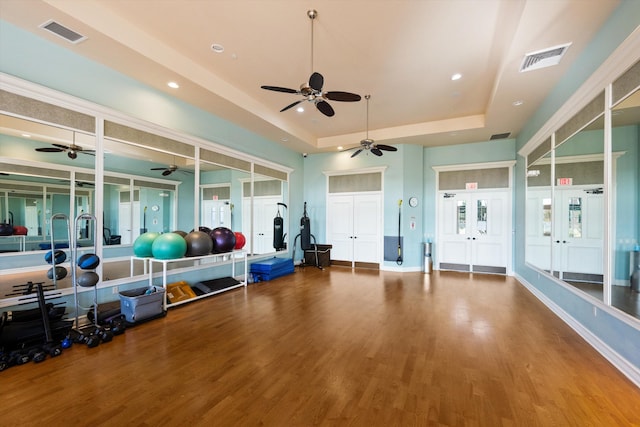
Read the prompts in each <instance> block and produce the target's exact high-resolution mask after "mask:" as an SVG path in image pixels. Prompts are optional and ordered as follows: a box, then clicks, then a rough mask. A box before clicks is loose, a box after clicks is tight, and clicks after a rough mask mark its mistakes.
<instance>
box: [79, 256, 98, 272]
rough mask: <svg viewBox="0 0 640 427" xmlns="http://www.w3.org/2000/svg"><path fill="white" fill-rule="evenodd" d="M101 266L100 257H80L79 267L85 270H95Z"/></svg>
mask: <svg viewBox="0 0 640 427" xmlns="http://www.w3.org/2000/svg"><path fill="white" fill-rule="evenodd" d="M99 264H100V257H98V255H96V254H82V255H80V256H79V257H78V267H80V268H81V269H83V270H93V269H94V268H96V267H97V266H98V265H99Z"/></svg>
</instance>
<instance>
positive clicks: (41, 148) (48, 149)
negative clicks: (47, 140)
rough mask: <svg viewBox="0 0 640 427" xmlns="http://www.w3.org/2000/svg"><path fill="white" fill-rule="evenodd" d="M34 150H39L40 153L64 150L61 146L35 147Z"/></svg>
mask: <svg viewBox="0 0 640 427" xmlns="http://www.w3.org/2000/svg"><path fill="white" fill-rule="evenodd" d="M36 151H39V152H41V153H61V152H63V151H65V150H63V149H62V148H56V147H40V148H36Z"/></svg>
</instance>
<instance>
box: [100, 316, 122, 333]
mask: <svg viewBox="0 0 640 427" xmlns="http://www.w3.org/2000/svg"><path fill="white" fill-rule="evenodd" d="M105 323H106V324H107V327H108V330H109V331H111V333H112V334H113V335H120V334H124V331H125V330H126V329H127V324H126V323H125V317H124V314H117V315H115V316H113V317H110V318H108V319H105Z"/></svg>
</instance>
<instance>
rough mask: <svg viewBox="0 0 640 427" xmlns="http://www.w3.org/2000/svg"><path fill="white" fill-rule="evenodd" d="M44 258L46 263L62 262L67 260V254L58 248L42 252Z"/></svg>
mask: <svg viewBox="0 0 640 427" xmlns="http://www.w3.org/2000/svg"><path fill="white" fill-rule="evenodd" d="M44 260H45V261H46V262H47V264H52V263H54V261H55V264H62V263H63V262H65V261H66V260H67V254H66V253H65V252H64V251H60V250H55V251H48V252H47V253H46V254H44Z"/></svg>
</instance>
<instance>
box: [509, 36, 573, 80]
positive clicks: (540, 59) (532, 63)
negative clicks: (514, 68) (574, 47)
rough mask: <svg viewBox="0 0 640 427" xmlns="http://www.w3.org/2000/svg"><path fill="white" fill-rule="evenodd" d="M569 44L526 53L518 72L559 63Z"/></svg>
mask: <svg viewBox="0 0 640 427" xmlns="http://www.w3.org/2000/svg"><path fill="white" fill-rule="evenodd" d="M569 46H571V43H567V44H563V45H560V46H554V47H550V48H548V49H543V50H539V51H537V52H531V53H527V54H526V55H525V57H524V59H523V60H522V65H521V66H520V72H521V73H522V72H525V71H531V70H538V69H540V68H545V67H550V66H552V65H557V64H559V63H560V60H561V59H562V56H563V55H564V54H565V52H566V51H567V49H569Z"/></svg>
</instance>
